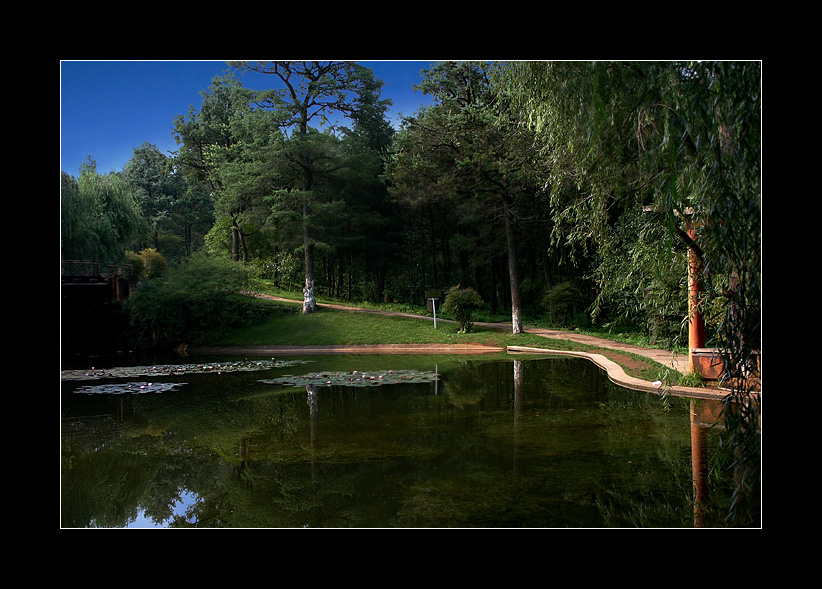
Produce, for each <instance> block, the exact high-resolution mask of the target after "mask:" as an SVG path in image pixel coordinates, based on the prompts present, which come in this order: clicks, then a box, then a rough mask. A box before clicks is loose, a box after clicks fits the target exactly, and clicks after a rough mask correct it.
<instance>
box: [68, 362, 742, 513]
mask: <svg viewBox="0 0 822 589" xmlns="http://www.w3.org/2000/svg"><path fill="white" fill-rule="evenodd" d="M284 359H285V360H288V361H289V364H291V363H292V362H295V363H294V364H292V365H286V366H279V367H271V368H265V369H261V370H255V371H248V372H225V371H219V370H214V371H211V372H210V373H208V374H182V375H180V374H170V375H165V376H156V377H149V378H148V379H147V378H146V377H133V376H132V377H120V378H116V379H106V380H104V381H103V380H94V381H88V380H87V381H78V380H64V381H63V382H62V392H61V397H62V408H61V411H62V420H61V421H62V423H61V432H62V433H61V440H62V448H61V456H62V460H61V470H62V480H61V510H62V518H61V526H62V527H66V528H90V527H98V528H123V527H192V528H388V527H405V528H430V527H439V528H444V527H462V528H476V527H480V528H521V527H529V528H545V527H551V528H568V527H570V528H603V527H645V528H649V527H653V528H658V527H665V528H669V527H677V528H688V527H694V526H705V527H723V526H728V525H729V524H728V523H726V522H724V521H723V519H724V517H725V516H726V514H727V506H728V504H729V496H730V492H731V487H732V476H731V475H730V474H729V473H727V472H723V470H722V469H720V468H718V467H712V464H716V463H718V459H717V458H716V454H717V452H718V448H719V446H720V444H719V436H720V435H721V428H720V427H718V426H715V425H714V424H715V421H716V420H715V416H716V415H718V409H717V407H716V403H713V402H711V401H698V402H694V401H691V400H688V399H682V398H667V399H665V398H661V397H659V396H657V395H652V394H646V393H639V392H635V391H630V390H626V389H623V388H621V387H618V386H615V385H613V384H612V383H610V382H609V381H608V380H607V378H606V376H605V375H604V373H603V372H602V371H601V370H600V369H599V368H597V367H596V366H595V365H594V364H592V363H591V362H589V361H587V360H584V359H575V358H545V357H542V358H538V359H534V358H525V359H514V358H511V357H510V356H502V357H500V356H495V357H486V356H430V355H426V356H399V355H384V356H383V355H372V356H358V355H343V356H330V355H326V356H314V357H288V358H284ZM224 360H228V359H222V360H220V359H216V360H214V359H212V360H211V361H212V362H213V364H214V365H216V364H217V363H219V362H221V361H224ZM194 361H195V360H192V362H194ZM196 361H197V362H201V361H202V360H201V359H200V360H196ZM355 371H356V373H355ZM432 375H437V376H436V378H432ZM412 376H413V378H411V377H412ZM357 377H362V378H363V380H361V381H356V380H355V379H356V378H357ZM372 378H373V380H372ZM365 379H367V380H365ZM345 380H348V385H353V384H357V385H360V386H348V385H346V384H338V383H341V382H342V383H345ZM147 381H151V384H152V387H155V386H156V384H157V383H160V384H162V387H160V388H159V389H153V388H152V387H148V390H149V391H152V390H157V392H144V391H145V390H146V389H139V387H137V388H136V389H135V390H134V391H130V392H123V389H122V388H121V390H119V391H115V392H112V391H111V390H110V389H100V388H95V387H98V386H99V385H112V384H120V385H125V384H135V383H137V384H139V383H143V385H147V384H148V382H147ZM377 383H379V384H377ZM386 383H387V384H386ZM172 384H176V385H177V386H171V385H172ZM363 385H367V386H363ZM695 442H698V443H695ZM697 447H698V448H702V449H704V450H699V451H694V448H697ZM695 454H699V456H696V455H695ZM695 466H696V468H695ZM695 472H696V473H697V474H696V475H695V474H694V473H695ZM695 481H696V482H697V483H698V484H697V487H698V488H699V489H700V490H701V491H700V496H701V497H704V499H703V501H701V503H702V504H703V505H701V506H700V507H699V508H698V509H695V503H694V487H695Z"/></svg>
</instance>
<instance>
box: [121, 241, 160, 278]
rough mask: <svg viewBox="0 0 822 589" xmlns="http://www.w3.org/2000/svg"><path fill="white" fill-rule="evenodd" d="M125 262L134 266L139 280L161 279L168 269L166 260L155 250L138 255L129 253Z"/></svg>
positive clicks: (148, 250)
mask: <svg viewBox="0 0 822 589" xmlns="http://www.w3.org/2000/svg"><path fill="white" fill-rule="evenodd" d="M125 261H126V263H128V264H131V265H132V266H134V271H135V273H136V274H137V277H138V279H139V280H147V279H151V278H160V277H161V276H162V275H163V274H164V273H165V271H166V269H167V268H168V262H166V259H165V258H164V257H163V255H162V254H161V253H160V252H158V251H157V250H156V249H154V248H147V249H144V250H140V251H139V252H138V253H135V252H132V251H127V252H126V255H125Z"/></svg>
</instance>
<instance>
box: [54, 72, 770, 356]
mask: <svg viewBox="0 0 822 589" xmlns="http://www.w3.org/2000/svg"><path fill="white" fill-rule="evenodd" d="M229 65H230V68H231V69H229V70H227V73H226V74H225V75H223V76H218V77H215V78H214V79H213V80H212V84H211V86H210V87H209V88H207V89H204V90H203V92H202V100H201V103H200V105H199V107H198V108H195V107H193V106H192V107H191V108H190V110H189V112H187V113H181V114H180V115H179V116H177V117H176V119H175V120H174V121H169V125H170V129H171V130H172V132H173V134H174V136H175V138H176V141H177V144H178V146H179V149H178V150H177V151H176V152H175V153H173V154H163V153H161V152H160V151H159V150H158V149H157V148H156V147H155V146H154V145H151V144H149V143H144V144H143V145H140V146H136V147H135V148H134V153H133V157H132V158H131V159H130V161H129V162H128V163H127V164H126V165H125V166H124V168H123V169H122V170H121V171H120V172H115V173H110V174H107V175H101V174H99V173H98V172H97V170H96V165H95V163H94V161H93V159H92V158H91V157H90V158H89V161H88V162H87V164H86V165H84V166H83V167H82V169H81V170H80V176H79V178H75V177H73V176H71V175H69V174H67V173H66V172H62V195H61V203H62V215H61V226H62V239H61V255H62V258H63V259H66V260H101V261H104V262H107V263H131V264H136V265H137V266H138V267H139V268H140V272H141V273H142V274H141V288H142V287H144V288H142V290H144V291H145V292H150V291H151V290H152V288H154V289H155V291H156V290H157V287H156V284H154V283H157V282H162V281H166V282H168V281H170V276H189V277H191V276H194V277H200V278H194V280H203V283H204V284H205V283H206V281H207V279H206V278H204V277H205V276H212V275H213V276H214V278H213V280H214V282H215V283H221V284H233V283H232V282H231V280H228V279H225V278H224V276H225V275H226V273H228V274H231V273H233V272H235V270H236V269H237V268H241V269H242V271H243V272H246V273H248V274H250V275H251V276H253V277H256V278H260V279H265V280H267V281H269V282H270V283H271V284H273V285H276V286H279V287H281V288H283V289H287V290H291V289H296V290H298V291H299V290H303V293H304V303H303V312H305V313H310V312H312V311H313V310H314V309H315V305H316V297H317V296H331V297H336V298H340V299H345V300H350V301H372V302H386V303H388V302H393V303H407V304H411V305H423V304H425V299H426V296H429V295H430V293H431V292H432V291H433V292H447V291H449V290H451V289H453V288H455V287H458V288H460V289H468V288H470V289H473V290H474V291H476V293H478V294H479V296H480V297H481V299H482V301H483V304H484V306H485V310H486V311H487V312H488V313H489V314H490V315H492V316H499V317H500V318H503V317H505V316H507V317H508V318H509V319H510V320H511V321H512V325H513V330H514V332H515V333H516V332H519V331H520V330H521V329H522V323H523V319H524V318H528V320H541V321H544V322H546V323H549V324H552V325H557V326H562V327H573V326H578V327H584V326H589V325H596V326H606V327H608V326H627V327H629V328H633V329H636V330H640V331H643V332H645V333H646V334H647V335H648V336H649V337H650V338H651V339H655V340H657V341H658V343H659V344H660V345H662V346H667V347H673V346H676V345H684V343H686V342H687V334H686V332H687V329H683V326H684V325H685V324H686V323H687V316H688V290H687V289H688V281H687V274H688V267H689V259H690V260H691V262H693V260H696V261H697V263H698V265H699V266H698V268H699V272H700V275H701V282H702V284H703V287H704V288H703V291H702V294H701V295H700V296H701V297H702V300H700V306H701V308H702V309H703V310H704V313H705V317H706V322H707V324H708V333H709V340H710V345H726V344H728V342H741V343H740V345H743V344H744V348H745V349H747V350H759V349H760V347H761V346H760V342H759V339H760V327H759V320H760V314H761V310H760V308H761V304H760V294H761V279H760V263H761V192H760V191H761V188H760V183H761V179H760V175H761V171H760V164H761V131H760V117H761V63H759V62H688V63H680V62H593V63H592V62H542V61H540V62H535V61H528V62H442V63H437V64H436V65H435V66H433V67H432V68H431V69H429V70H424V71H423V72H422V74H423V75H422V78H421V82H420V84H419V85H418V86H417V89H418V90H420V91H422V92H424V93H425V94H427V95H429V96H430V97H432V98H433V99H434V103H433V105H432V106H428V107H424V108H422V109H420V110H419V111H417V112H416V113H413V115H412V116H408V117H406V118H405V119H404V120H403V122H402V125H401V128H399V129H394V128H393V127H392V126H391V125H390V124H389V122H388V121H387V120H386V116H385V112H386V107H387V106H388V103H387V101H386V100H383V99H382V98H381V87H382V82H381V81H380V80H379V79H376V78H375V77H374V74H373V72H372V71H371V70H370V69H368V68H365V67H363V66H361V65H359V64H357V63H354V62H262V63H256V62H236V63H234V62H232V63H230V64H229ZM245 71H254V72H260V73H264V74H267V75H268V76H269V77H270V79H271V84H270V89H269V90H265V91H258V90H250V89H248V88H246V87H244V86H243V85H242V83H241V81H240V77H241V76H240V74H241V73H242V72H245ZM232 267H234V269H232ZM215 268H217V269H215ZM186 272H188V274H186ZM210 273H212V274H210ZM140 290H141V289H140V288H138V292H139V291H140ZM145 298H146V297H143V299H144V300H145ZM136 300H139V298H137V299H136ZM683 334H685V335H683Z"/></svg>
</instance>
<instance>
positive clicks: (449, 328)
mask: <svg viewBox="0 0 822 589" xmlns="http://www.w3.org/2000/svg"><path fill="white" fill-rule="evenodd" d="M300 302H301V301H296V300H295V302H293V303H285V302H278V301H270V300H265V299H257V303H258V304H261V305H265V306H267V307H269V309H270V316H268V317H267V318H266V319H263V320H259V321H256V322H254V323H253V324H251V325H247V326H244V327H235V328H229V327H218V328H215V329H213V330H212V331H210V332H209V333H207V334H205V336H203V337H202V338H200V339H199V341H197V342H192V344H194V345H202V346H220V347H222V346H265V345H270V346H275V345H282V346H289V345H291V346H322V345H379V344H486V345H491V346H497V347H500V348H506V347H507V346H527V347H534V348H542V349H551V350H575V351H587V350H590V349H592V348H593V346H588V345H585V344H581V343H577V342H572V341H568V340H563V339H555V338H551V339H546V338H544V337H541V336H539V335H534V334H529V333H521V334H513V333H511V332H510V331H509V330H508V329H505V328H491V327H485V326H478V325H475V326H474V329H473V331H472V332H471V333H458V326H457V324H456V323H449V322H444V321H440V320H438V321H437V329H434V324H433V318H430V319H429V318H424V319H412V318H406V317H390V316H384V315H376V314H370V313H364V312H358V311H343V310H337V309H329V308H324V307H318V309H317V311H316V312H314V313H311V314H308V315H303V314H302V313H301V312H300V311H301V305H300ZM405 312H409V310H405ZM509 329H510V328H509ZM597 349H598V353H604V354H605V355H608V353H607V351H603V350H602V349H601V348H597ZM632 356H633V355H632ZM635 358H636V359H638V360H640V361H641V362H642V363H644V365H645V366H644V367H643V368H641V369H639V370H632V369H630V368H629V367H626V366H624V365H623V367H624V368H625V369H626V372H628V374H631V375H633V376H637V377H639V378H644V379H646V380H654V379H655V378H656V374H658V373H659V371H660V370H661V369H664V368H665V367H663V366H662V365H661V364H658V363H656V362H653V361H651V360H649V359H647V358H640V357H638V356H635ZM612 359H613V360H614V361H616V362H617V363H619V359H618V358H617V357H613V358H612Z"/></svg>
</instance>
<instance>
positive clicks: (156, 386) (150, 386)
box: [74, 382, 186, 395]
mask: <svg viewBox="0 0 822 589" xmlns="http://www.w3.org/2000/svg"><path fill="white" fill-rule="evenodd" d="M184 384H186V383H184V382H131V383H124V384H100V385H85V386H82V387H79V388H78V389H77V390H75V391H74V392H75V393H81V394H86V395H99V394H102V395H125V394H142V393H168V392H171V391H174V390H177V388H178V387H181V386H183V385H184Z"/></svg>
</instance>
